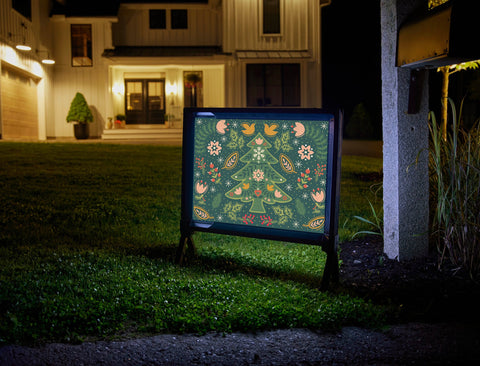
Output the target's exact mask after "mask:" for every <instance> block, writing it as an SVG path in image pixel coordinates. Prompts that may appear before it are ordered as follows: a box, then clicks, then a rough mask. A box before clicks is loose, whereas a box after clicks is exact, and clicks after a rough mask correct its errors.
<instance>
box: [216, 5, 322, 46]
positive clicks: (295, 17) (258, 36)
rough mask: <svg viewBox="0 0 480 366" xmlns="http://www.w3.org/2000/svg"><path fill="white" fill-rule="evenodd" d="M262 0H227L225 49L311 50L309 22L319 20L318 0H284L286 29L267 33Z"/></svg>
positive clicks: (224, 6)
mask: <svg viewBox="0 0 480 366" xmlns="http://www.w3.org/2000/svg"><path fill="white" fill-rule="evenodd" d="M261 4H262V0H242V1H238V0H224V1H223V13H224V19H225V22H224V27H223V49H224V51H225V52H235V51H236V50H256V51H258V50H307V49H309V48H310V46H311V45H310V42H309V40H310V37H311V34H309V32H308V29H309V23H310V22H313V21H315V20H316V19H315V17H316V15H315V13H312V12H313V11H315V8H317V13H318V0H295V1H291V0H282V1H281V4H282V7H283V12H282V14H283V15H282V19H283V25H282V33H281V35H280V36H277V35H263V34H262V30H261V19H260V15H261Z"/></svg>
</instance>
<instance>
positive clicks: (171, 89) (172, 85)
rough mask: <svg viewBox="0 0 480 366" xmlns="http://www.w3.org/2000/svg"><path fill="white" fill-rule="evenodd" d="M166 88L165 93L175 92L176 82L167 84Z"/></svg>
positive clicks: (174, 93)
mask: <svg viewBox="0 0 480 366" xmlns="http://www.w3.org/2000/svg"><path fill="white" fill-rule="evenodd" d="M166 89H167V94H173V95H176V94H177V84H176V83H169V84H167V86H166Z"/></svg>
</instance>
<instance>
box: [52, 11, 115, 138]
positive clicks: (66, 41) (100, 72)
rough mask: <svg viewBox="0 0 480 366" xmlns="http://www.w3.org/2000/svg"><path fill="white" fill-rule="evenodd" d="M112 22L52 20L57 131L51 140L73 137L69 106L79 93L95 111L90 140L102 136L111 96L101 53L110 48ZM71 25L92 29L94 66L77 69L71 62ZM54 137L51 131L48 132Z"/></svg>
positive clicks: (85, 19) (82, 19) (102, 20)
mask: <svg viewBox="0 0 480 366" xmlns="http://www.w3.org/2000/svg"><path fill="white" fill-rule="evenodd" d="M113 21H115V19H111V18H65V17H54V18H53V19H52V25H53V34H54V42H55V45H57V47H56V48H55V51H56V52H55V60H56V64H55V76H54V84H55V88H54V91H53V94H54V98H53V99H54V110H55V128H54V131H53V136H51V137H73V126H72V125H71V124H70V123H67V122H66V117H67V114H68V110H69V108H70V104H71V102H72V100H73V98H74V97H75V94H76V93H77V92H80V93H82V94H83V95H84V97H85V99H86V100H87V103H88V105H89V107H90V109H91V110H92V113H93V116H94V122H93V123H91V124H90V136H91V137H99V136H101V134H102V132H103V128H104V126H105V121H106V118H107V117H108V108H109V104H110V103H109V101H108V98H110V92H109V90H108V64H107V61H106V60H105V58H103V57H102V53H103V51H104V50H105V48H108V47H111V42H110V38H109V37H110V28H111V25H110V24H111V23H112V22H113ZM72 24H91V25H92V60H93V66H87V67H78V66H77V67H74V66H72V60H71V43H70V42H71V41H70V27H71V25H72ZM49 132H50V133H51V132H52V131H50V130H49Z"/></svg>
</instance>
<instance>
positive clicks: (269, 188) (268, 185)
mask: <svg viewBox="0 0 480 366" xmlns="http://www.w3.org/2000/svg"><path fill="white" fill-rule="evenodd" d="M274 188H275V185H273V184H272V185H270V184H267V189H268V190H269V191H273V189H274Z"/></svg>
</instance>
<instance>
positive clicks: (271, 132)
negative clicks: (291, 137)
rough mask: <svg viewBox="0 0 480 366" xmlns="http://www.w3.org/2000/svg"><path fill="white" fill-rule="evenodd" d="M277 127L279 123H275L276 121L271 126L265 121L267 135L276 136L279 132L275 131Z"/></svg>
mask: <svg viewBox="0 0 480 366" xmlns="http://www.w3.org/2000/svg"><path fill="white" fill-rule="evenodd" d="M277 127H278V125H277V124H275V123H274V124H273V125H271V126H269V125H267V124H266V123H265V134H266V135H267V136H275V135H276V134H277V133H278V131H275V129H276V128H277Z"/></svg>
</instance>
